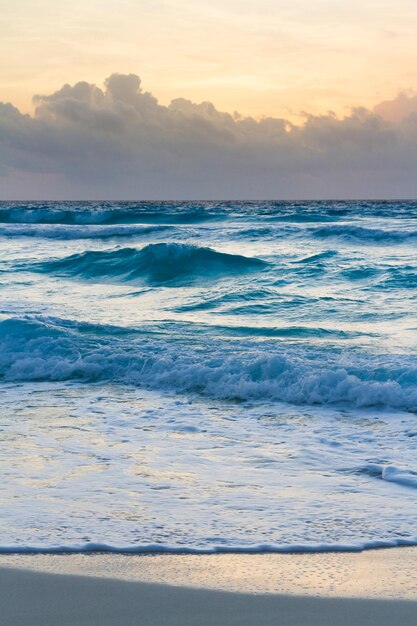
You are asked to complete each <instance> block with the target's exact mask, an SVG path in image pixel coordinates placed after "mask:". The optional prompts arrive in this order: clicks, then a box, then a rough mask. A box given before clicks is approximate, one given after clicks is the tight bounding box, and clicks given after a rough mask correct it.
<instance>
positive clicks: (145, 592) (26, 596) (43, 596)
mask: <svg viewBox="0 0 417 626" xmlns="http://www.w3.org/2000/svg"><path fill="white" fill-rule="evenodd" d="M416 557H417V550H416V549H414V548H404V549H393V550H376V551H370V552H364V553H360V554H349V553H348V554H340V553H327V554H299V555H295V554H288V555H285V554H270V555H213V556H191V555H184V556H179V555H173V556H169V555H155V556H128V555H127V556H121V555H116V554H115V555H111V554H91V555H19V556H16V555H3V556H2V557H1V559H0V568H1V569H0V590H1V598H2V600H1V607H2V608H1V613H2V618H1V623H2V624H4V625H5V626H6V625H7V626H58V625H60V626H61V625H62V626H118V625H123V626H130V625H132V626H133V625H141V626H163V625H165V624H166V625H167V626H168V625H169V626H177V625H178V626H180V625H181V626H184V625H189V626H200V625H201V626H211V625H213V626H214V625H224V626H235V625H236V626H246V625H247V626H253V625H255V624H256V625H259V626H269V625H272V624H274V625H275V624H277V625H278V624H279V625H285V626H286V625H294V626H296V625H300V626H301V625H305V624H308V625H311V626H315V625H317V626H319V625H329V626H330V625H331V626H333V625H334V626H336V625H355V626H357V625H358V626H362V625H367V624H369V625H374V624H378V626H385V625H386V626H389V625H394V624H401V625H402V626H404V625H405V626H408V625H410V626H411V625H415V624H416V621H417V574H416V570H415V562H416Z"/></svg>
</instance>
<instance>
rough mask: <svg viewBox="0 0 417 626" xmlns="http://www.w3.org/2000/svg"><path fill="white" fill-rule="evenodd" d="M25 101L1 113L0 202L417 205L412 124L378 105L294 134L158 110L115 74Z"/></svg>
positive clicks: (416, 131) (275, 123)
mask: <svg viewBox="0 0 417 626" xmlns="http://www.w3.org/2000/svg"><path fill="white" fill-rule="evenodd" d="M399 98H400V100H401V98H402V96H401V95H400V96H399ZM408 100H410V98H408ZM408 100H407V101H408ZM34 104H35V107H36V109H35V114H34V116H33V117H32V116H28V115H23V114H21V113H20V112H19V111H18V110H17V109H16V108H15V107H14V106H13V105H11V104H0V197H3V198H7V199H8V198H21V199H25V198H31V199H35V198H45V199H47V198H56V199H59V198H69V199H71V198H87V199H89V198H98V199H105V198H109V199H142V198H143V199H167V198H170V199H182V198H183V199H192V198H200V199H211V198H213V199H222V198H224V199H228V198H231V199H242V198H243V199H244V198H342V197H379V198H382V197H416V196H417V177H416V169H417V116H413V115H406V116H405V115H402V116H398V117H395V116H392V115H391V116H390V115H387V110H388V109H389V107H388V109H387V103H383V104H382V105H380V107H381V106H382V107H383V108H382V110H381V108H380V107H379V108H378V107H375V110H374V111H368V110H366V109H356V110H354V111H352V113H351V114H350V115H349V116H347V117H346V118H344V119H338V118H336V117H335V116H334V115H333V114H328V115H324V116H306V118H305V121H304V123H303V124H302V125H301V126H294V125H293V124H291V123H289V122H288V121H287V120H284V119H279V118H265V119H262V120H259V121H257V120H254V119H252V118H250V117H246V118H245V117H241V116H239V115H237V114H234V115H231V114H229V113H222V112H220V111H217V109H216V108H215V107H214V105H213V104H212V103H210V102H203V103H201V104H194V103H192V102H190V101H189V100H185V99H183V98H178V99H176V100H173V101H172V102H171V104H170V105H169V106H161V105H160V104H158V101H157V100H156V98H155V97H154V96H153V95H152V94H150V93H148V92H146V91H143V89H142V86H141V81H140V78H139V77H138V76H135V75H133V74H129V75H122V74H113V75H112V76H110V77H109V78H108V79H107V80H106V81H105V85H104V88H103V89H101V88H99V87H97V86H95V85H93V84H89V83H87V82H79V83H77V84H75V85H73V86H71V85H64V86H63V87H62V89H60V90H59V91H57V92H55V93H53V94H51V95H46V96H39V95H38V96H35V97H34ZM383 105H384V106H383ZM389 110H391V109H389ZM384 118H385V119H384Z"/></svg>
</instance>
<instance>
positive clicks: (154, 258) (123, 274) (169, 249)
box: [35, 243, 266, 283]
mask: <svg viewBox="0 0 417 626" xmlns="http://www.w3.org/2000/svg"><path fill="white" fill-rule="evenodd" d="M265 266H266V263H265V262H264V261H261V260H260V259H256V258H249V257H245V256H241V255H236V254H226V253H224V252H217V251H216V250H213V249H212V248H200V247H198V246H194V245H190V244H182V243H155V244H149V245H147V246H145V247H144V248H142V249H141V250H137V249H136V248H121V249H116V250H110V251H109V250H96V251H91V250H89V251H87V252H83V253H81V254H74V255H72V256H70V257H66V258H64V259H58V260H55V261H47V262H46V263H42V264H41V265H38V266H37V267H36V268H35V269H37V270H38V271H47V272H56V273H58V274H64V275H69V276H76V277H78V278H83V279H95V280H123V281H137V280H139V279H147V280H149V281H151V282H153V283H165V282H171V281H176V280H179V279H182V278H193V277H194V278H204V277H210V276H213V275H216V274H230V273H236V272H246V271H251V270H256V269H262V268H263V267H265Z"/></svg>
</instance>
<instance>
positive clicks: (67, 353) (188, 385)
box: [0, 318, 417, 411]
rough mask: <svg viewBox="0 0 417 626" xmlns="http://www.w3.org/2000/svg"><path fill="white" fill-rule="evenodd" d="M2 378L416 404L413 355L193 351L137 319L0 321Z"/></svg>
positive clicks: (236, 348)
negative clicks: (118, 323) (129, 324)
mask: <svg viewBox="0 0 417 626" xmlns="http://www.w3.org/2000/svg"><path fill="white" fill-rule="evenodd" d="M0 376H1V377H2V379H3V380H5V381H65V380H74V381H82V382H96V381H113V382H119V383H127V384H134V385H143V386H145V387H149V388H153V389H165V390H173V391H176V392H188V393H197V394H203V395H207V396H210V397H214V398H218V399H223V400H239V401H243V400H264V401H265V400H270V401H280V402H288V403H291V404H298V405H301V404H307V405H338V404H344V405H348V406H353V407H372V406H374V407H376V406H379V407H393V408H399V409H404V410H407V411H416V410H417V387H416V382H417V368H416V366H415V361H414V359H413V358H412V357H409V358H408V359H407V358H406V357H404V356H401V357H399V358H398V360H396V359H395V357H394V356H392V355H390V356H385V357H384V356H370V355H365V354H362V355H358V353H357V352H356V351H355V352H353V351H352V353H348V352H345V353H337V352H336V353H335V352H334V351H330V350H327V351H326V350H325V349H322V350H321V351H320V350H319V349H317V348H315V349H309V348H308V347H306V348H302V347H295V346H290V345H286V344H284V343H283V344H278V345H277V344H266V343H265V342H264V341H263V342H261V343H260V344H259V345H257V344H256V343H254V342H250V341H246V342H243V341H242V342H239V343H237V342H236V341H233V342H227V341H223V342H222V341H221V340H219V339H217V340H216V342H214V341H208V342H207V345H206V346H205V347H204V349H203V350H202V351H201V350H200V349H192V348H189V347H187V345H181V342H180V341H179V342H178V343H176V342H174V341H173V340H172V337H171V340H170V341H166V340H164V338H163V336H162V337H159V338H158V335H157V332H155V334H152V333H151V332H149V331H148V332H147V331H146V329H143V330H142V331H141V330H138V331H136V332H135V331H134V330H133V329H123V328H120V329H118V328H112V327H106V326H104V327H100V326H95V325H91V324H90V325H89V324H78V323H76V322H65V321H64V320H46V321H41V320H35V319H29V318H27V319H8V320H4V321H2V322H1V323H0Z"/></svg>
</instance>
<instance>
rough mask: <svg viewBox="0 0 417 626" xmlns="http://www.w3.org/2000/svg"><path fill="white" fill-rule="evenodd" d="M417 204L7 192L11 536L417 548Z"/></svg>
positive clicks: (33, 541)
mask: <svg viewBox="0 0 417 626" xmlns="http://www.w3.org/2000/svg"><path fill="white" fill-rule="evenodd" d="M416 246H417V202H391V201H384V202H358V201H355V202H353V201H352V202H347V201H346V202H226V203H225V202H218V203H213V202H211V203H209V202H163V203H158V202H138V203H132V202H48V203H39V202H24V203H23V202H20V203H18V202H14V203H10V202H9V203H7V202H2V203H0V259H1V264H0V271H1V282H0V296H1V299H0V313H1V316H0V429H1V438H0V465H1V477H2V480H1V483H0V502H1V511H2V514H1V519H0V542H1V545H0V551H3V552H25V551H35V552H51V551H52V552H59V551H64V552H65V551H67V552H71V551H75V552H78V551H79V552H82V551H91V550H109V551H129V552H156V551H159V552H196V553H210V552H228V551H231V552H240V551H242V552H253V551H256V552H262V551H319V550H326V549H334V550H361V549H364V548H372V547H380V546H395V545H414V544H417V526H416V520H417V497H416V496H417V491H416V489H417V415H416V413H417V362H416V357H415V355H416V348H417V319H416V307H417V254H416V253H417V247H416Z"/></svg>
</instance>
